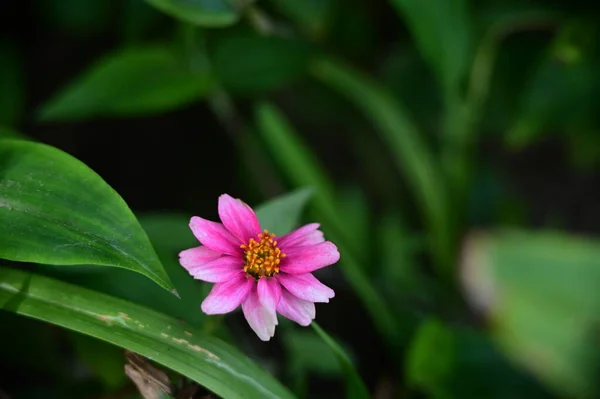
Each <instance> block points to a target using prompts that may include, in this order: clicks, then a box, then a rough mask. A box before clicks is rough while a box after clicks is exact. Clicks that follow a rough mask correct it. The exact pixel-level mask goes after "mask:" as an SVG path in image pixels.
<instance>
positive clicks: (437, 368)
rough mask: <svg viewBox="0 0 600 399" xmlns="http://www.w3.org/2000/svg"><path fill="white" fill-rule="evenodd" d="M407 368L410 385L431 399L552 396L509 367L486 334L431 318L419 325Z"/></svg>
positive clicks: (530, 379) (517, 398)
mask: <svg viewBox="0 0 600 399" xmlns="http://www.w3.org/2000/svg"><path fill="white" fill-rule="evenodd" d="M405 370H406V371H405V373H406V380H407V382H408V384H409V385H410V386H411V387H414V388H417V389H418V390H419V391H422V392H424V393H426V394H427V397H431V398H435V399H480V398H490V399H503V398H512V399H533V398H548V399H549V398H551V397H552V396H551V395H550V394H549V392H546V391H545V390H544V389H543V388H542V387H541V386H540V385H539V384H537V383H536V382H535V381H534V380H533V379H532V378H531V377H530V376H527V375H525V374H524V373H519V372H518V371H517V370H515V369H514V368H513V367H511V365H510V364H509V363H508V362H507V361H506V359H505V358H503V357H502V356H501V355H500V353H498V350H497V349H496V348H495V347H494V346H493V345H492V343H491V342H490V340H489V338H488V337H487V336H486V335H485V334H483V333H481V332H479V331H476V330H474V329H472V328H468V327H465V326H456V325H447V324H444V323H442V322H441V321H439V320H437V319H435V318H430V319H426V320H425V321H423V323H422V324H421V326H420V327H419V329H418V330H417V332H416V334H415V337H414V340H413V343H412V345H411V347H410V348H409V351H408V354H407V356H406V363H405ZM465 381H468V383H465Z"/></svg>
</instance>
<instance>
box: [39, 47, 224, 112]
mask: <svg viewBox="0 0 600 399" xmlns="http://www.w3.org/2000/svg"><path fill="white" fill-rule="evenodd" d="M211 89H212V78H211V75H210V74H209V72H208V69H204V68H196V69H192V68H190V67H189V66H188V65H186V64H185V62H184V60H183V59H179V58H178V57H177V56H176V55H175V53H174V52H172V51H171V50H169V49H168V48H166V47H161V46H147V47H133V48H127V49H123V50H119V51H117V52H115V53H111V54H109V55H107V56H105V57H104V58H103V59H101V60H99V61H98V62H97V63H96V64H94V65H92V66H91V67H90V68H89V69H88V70H87V71H85V72H84V73H83V74H82V75H81V76H80V77H79V78H77V79H75V81H73V82H71V83H70V84H69V85H68V86H67V87H66V88H65V89H64V90H63V91H61V92H60V93H58V94H57V95H56V96H54V97H53V98H51V99H50V100H49V101H48V102H47V103H46V104H44V105H43V106H42V108H41V109H40V111H39V112H40V119H41V120H44V121H57V120H80V119H87V118H96V117H114V116H127V115H144V114H150V113H156V112H165V111H170V110H172V109H175V108H178V107H180V106H183V105H185V104H188V103H191V102H193V101H195V100H197V99H199V98H201V97H203V96H205V95H206V94H208V92H209V91H210V90H211Z"/></svg>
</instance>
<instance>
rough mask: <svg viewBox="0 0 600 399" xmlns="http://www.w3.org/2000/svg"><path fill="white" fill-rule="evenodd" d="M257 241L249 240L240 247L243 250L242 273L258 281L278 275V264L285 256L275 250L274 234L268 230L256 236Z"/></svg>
mask: <svg viewBox="0 0 600 399" xmlns="http://www.w3.org/2000/svg"><path fill="white" fill-rule="evenodd" d="M258 238H259V241H256V240H255V239H254V238H250V240H249V242H248V244H243V245H240V248H242V249H243V250H244V272H246V273H247V274H248V275H249V276H252V277H254V278H255V279H256V280H258V279H259V278H261V277H272V276H273V275H274V274H275V273H279V264H280V263H281V259H283V258H285V254H284V253H283V252H281V249H279V248H277V241H275V239H274V238H275V234H272V233H269V231H268V230H265V231H264V232H262V233H260V234H259V235H258Z"/></svg>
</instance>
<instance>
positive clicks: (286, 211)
mask: <svg viewBox="0 0 600 399" xmlns="http://www.w3.org/2000/svg"><path fill="white" fill-rule="evenodd" d="M312 193H313V192H312V189H311V188H301V189H298V190H295V191H293V192H291V193H288V194H285V195H280V196H279V197H276V198H273V199H271V200H269V201H267V202H264V203H262V204H261V205H260V206H259V207H257V208H256V216H258V220H260V225H261V226H262V228H263V229H268V230H269V231H270V232H273V233H275V234H277V235H283V234H287V233H289V232H290V231H292V230H293V229H294V228H295V227H297V226H298V223H299V221H300V217H301V216H302V211H303V210H304V207H305V206H306V203H307V202H308V200H309V199H310V197H311V196H312Z"/></svg>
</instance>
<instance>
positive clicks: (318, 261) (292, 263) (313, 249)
mask: <svg viewBox="0 0 600 399" xmlns="http://www.w3.org/2000/svg"><path fill="white" fill-rule="evenodd" d="M285 255H286V257H285V258H284V259H283V261H282V262H281V266H280V270H281V271H282V272H285V273H289V274H305V273H310V272H312V271H314V270H317V269H320V268H322V267H325V266H329V265H332V264H334V263H335V262H337V261H338V260H340V253H339V252H338V249H337V247H336V246H335V245H334V244H333V243H332V242H331V241H325V242H322V243H321V244H317V245H309V246H305V247H292V248H288V249H286V250H285Z"/></svg>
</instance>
